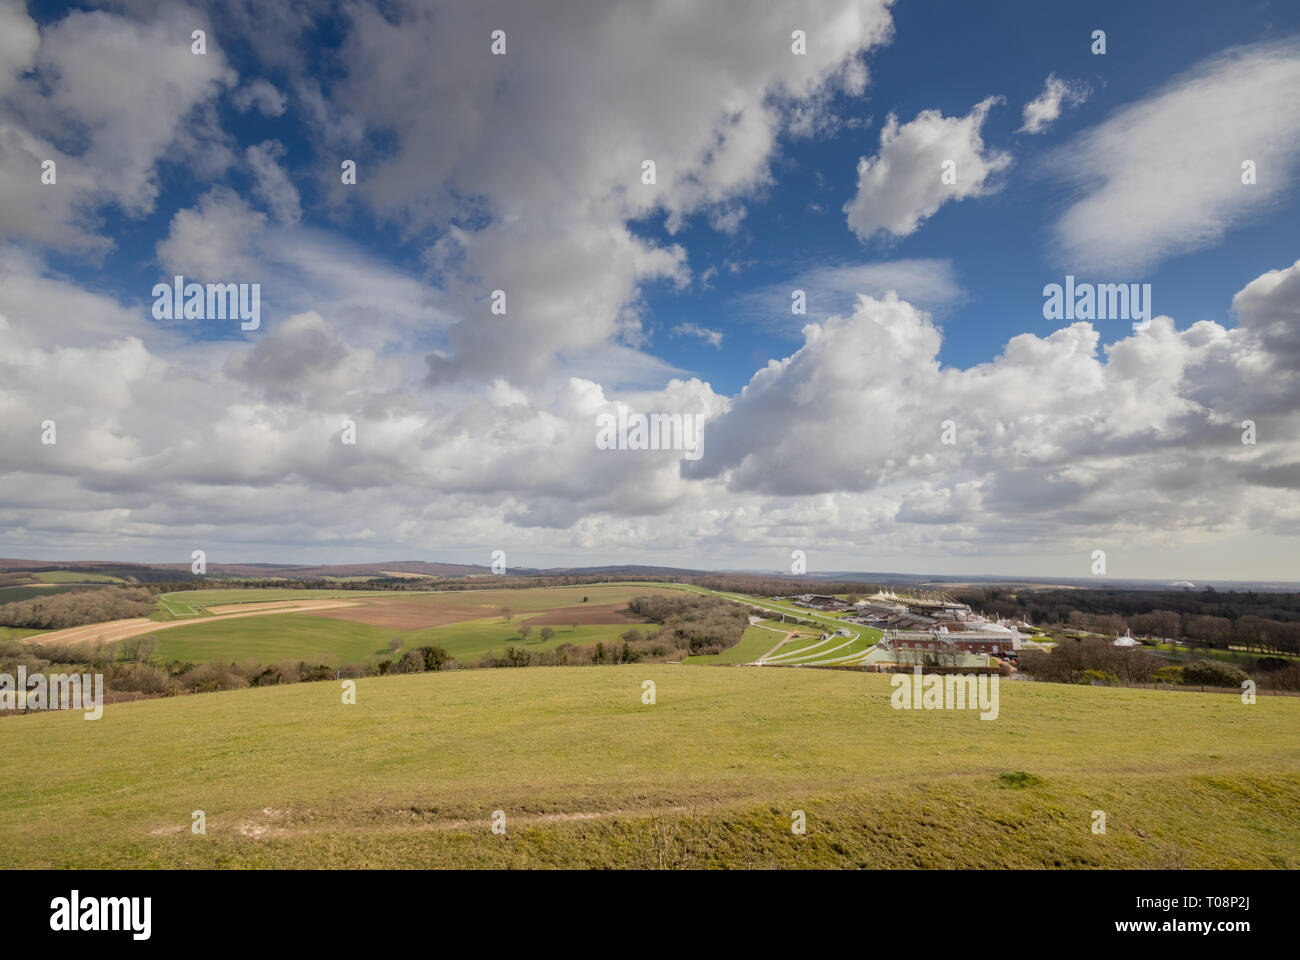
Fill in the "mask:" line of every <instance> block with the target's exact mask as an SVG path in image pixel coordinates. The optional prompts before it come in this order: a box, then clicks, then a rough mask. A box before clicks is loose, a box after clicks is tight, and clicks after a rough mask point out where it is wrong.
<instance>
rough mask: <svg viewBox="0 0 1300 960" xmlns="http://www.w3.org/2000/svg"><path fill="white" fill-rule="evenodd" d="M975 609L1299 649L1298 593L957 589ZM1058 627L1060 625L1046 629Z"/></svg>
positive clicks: (1043, 621)
mask: <svg viewBox="0 0 1300 960" xmlns="http://www.w3.org/2000/svg"><path fill="white" fill-rule="evenodd" d="M952 595H953V596H955V597H957V598H958V599H960V600H963V601H965V602H966V603H969V604H970V605H971V606H972V607H973V608H975V609H976V610H983V611H985V612H986V613H989V614H998V615H1001V616H1004V617H1016V618H1022V617H1028V618H1029V619H1030V620H1031V621H1032V622H1033V623H1034V624H1036V625H1038V626H1040V627H1045V628H1051V627H1052V626H1053V625H1056V626H1061V627H1072V628H1076V629H1079V630H1086V631H1091V632H1094V633H1104V634H1107V635H1110V636H1115V635H1119V634H1122V633H1124V631H1125V630H1131V631H1132V632H1133V634H1134V636H1151V637H1166V638H1171V639H1178V640H1183V641H1190V642H1193V643H1197V644H1201V645H1203V646H1207V647H1215V648H1218V649H1227V648H1228V647H1229V646H1233V647H1241V648H1243V649H1245V650H1248V651H1251V652H1254V653H1265V654H1268V653H1283V654H1296V653H1300V593H1264V592H1256V591H1253V590H1252V591H1241V592H1237V591H1231V590H1228V591H1219V590H1215V589H1213V588H1207V589H1205V590H1025V589H1024V588H1019V589H1014V588H1005V589H1004V588H984V589H967V590H955V591H953V593H952ZM1051 632H1054V633H1055V632H1058V631H1051Z"/></svg>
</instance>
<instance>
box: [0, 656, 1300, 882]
mask: <svg viewBox="0 0 1300 960" xmlns="http://www.w3.org/2000/svg"><path fill="white" fill-rule="evenodd" d="M647 679H650V680H654V681H655V683H656V684H657V696H656V703H654V704H653V705H647V704H644V703H642V700H641V692H642V683H643V681H644V680H647ZM890 692H891V687H890V683H889V678H887V677H883V676H875V675H871V674H859V673H845V672H839V671H820V670H764V669H736V670H726V669H723V670H702V669H693V668H690V667H686V666H672V665H664V664H637V665H627V666H619V667H555V668H534V669H521V670H474V671H453V672H444V673H423V674H414V675H407V676H396V677H384V678H374V679H362V680H359V681H357V699H356V703H355V705H344V704H343V703H341V701H340V696H339V686H338V685H337V684H336V683H333V682H321V683H305V684H297V685H293V686H287V687H274V688H260V689H258V688H254V689H248V690H239V691H233V692H228V693H212V694H201V695H198V696H188V697H176V698H169V699H162V700H147V701H140V702H136V703H123V704H111V705H109V706H108V707H106V708H105V712H104V716H103V718H102V719H101V720H99V721H96V722H90V723H88V722H86V721H85V720H83V719H82V717H81V715H80V714H79V713H45V714H32V715H28V716H20V717H13V718H8V719H3V720H0V752H2V753H3V755H4V756H5V758H6V776H5V777H4V778H3V780H0V855H2V856H4V857H5V858H6V859H7V861H8V862H10V863H22V864H23V865H25V866H29V867H46V866H49V867H157V866H178V867H214V866H227V867H272V866H287V867H385V866H394V867H448V866H481V867H487V866H513V867H522V866H531V867H543V866H563V867H581V866H597V867H602V866H646V867H655V866H728V867H774V866H793V867H811V866H830V867H836V866H841V867H857V866H870V867H986V868H996V867H1048V868H1052V867H1155V868H1171V867H1188V868H1195V867H1272V868H1291V869H1294V868H1296V867H1300V823H1298V822H1297V820H1296V817H1295V811H1296V809H1297V808H1298V807H1300V755H1297V753H1296V751H1295V748H1294V742H1295V731H1296V729H1297V726H1298V725H1300V700H1298V699H1296V698H1290V697H1261V698H1260V700H1259V702H1258V703H1256V704H1253V705H1250V706H1246V705H1243V704H1242V703H1241V701H1240V698H1238V697H1232V696H1219V695H1213V694H1197V695H1186V694H1167V693H1160V692H1154V691H1143V690H1124V689H1112V688H1101V687H1086V686H1084V687H1079V686H1063V685H1056V684H1033V683H1007V684H1003V685H1002V688H1001V710H1000V713H999V717H998V719H997V720H995V721H992V722H988V721H983V720H980V719H979V716H978V714H977V713H975V712H971V711H917V712H911V711H898V710H893V709H891V708H890V702H889V701H890ZM1139 731H1140V734H1141V735H1140V736H1139V735H1135V732H1139ZM1021 774H1027V775H1028V776H1022V775H1021ZM1097 809H1100V810H1104V811H1105V812H1106V815H1107V823H1108V830H1107V833H1106V835H1104V836H1094V835H1093V834H1092V832H1091V829H1090V828H1091V824H1092V811H1093V810H1097ZM195 810H202V811H204V812H205V814H206V816H207V835H206V836H196V835H193V834H191V832H190V829H189V827H190V822H191V813H192V811H195ZM494 810H502V811H504V812H505V815H506V817H507V833H506V835H505V836H496V835H493V834H492V832H491V830H490V822H489V821H490V818H491V816H492V812H493V811H494ZM793 810H803V811H805V812H806V814H807V818H808V832H807V835H805V836H796V835H793V834H792V832H791V830H790V822H791V811H793ZM35 838H39V839H38V840H36V839H35Z"/></svg>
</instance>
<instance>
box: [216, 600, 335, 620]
mask: <svg viewBox="0 0 1300 960" xmlns="http://www.w3.org/2000/svg"><path fill="white" fill-rule="evenodd" d="M355 603H356V601H354V600H259V601H258V602H257V603H223V604H220V605H219V606H215V607H208V608H207V611H208V613H211V614H212V615H213V616H222V615H224V614H227V613H243V612H245V611H247V612H249V613H252V612H254V611H257V612H259V613H260V612H266V613H274V612H277V611H286V612H287V611H290V610H321V609H327V608H329V607H339V606H352V605H354V604H355Z"/></svg>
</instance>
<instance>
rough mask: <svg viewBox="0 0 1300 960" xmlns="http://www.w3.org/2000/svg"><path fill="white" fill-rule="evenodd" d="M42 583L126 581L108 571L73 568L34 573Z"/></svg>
mask: <svg viewBox="0 0 1300 960" xmlns="http://www.w3.org/2000/svg"><path fill="white" fill-rule="evenodd" d="M32 576H34V577H35V578H36V579H37V580H39V581H41V583H126V581H125V580H123V579H122V578H121V577H110V576H109V575H108V574H106V573H74V572H73V571H71V570H47V571H45V572H44V573H34V574H32Z"/></svg>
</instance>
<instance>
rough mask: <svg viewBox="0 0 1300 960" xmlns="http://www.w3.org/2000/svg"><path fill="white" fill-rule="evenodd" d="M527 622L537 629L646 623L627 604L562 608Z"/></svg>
mask: <svg viewBox="0 0 1300 960" xmlns="http://www.w3.org/2000/svg"><path fill="white" fill-rule="evenodd" d="M527 620H528V622H529V623H531V624H532V625H533V626H536V627H544V626H553V627H567V626H569V625H570V624H574V623H576V624H578V625H579V626H581V625H583V624H588V623H645V619H644V618H643V617H638V616H637V615H636V614H634V613H632V612H630V611H629V610H628V609H627V604H626V603H601V604H591V603H584V604H581V605H579V606H576V607H561V608H560V609H559V610H552V611H550V612H549V613H543V614H541V615H540V616H536V617H528V618H527Z"/></svg>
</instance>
